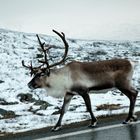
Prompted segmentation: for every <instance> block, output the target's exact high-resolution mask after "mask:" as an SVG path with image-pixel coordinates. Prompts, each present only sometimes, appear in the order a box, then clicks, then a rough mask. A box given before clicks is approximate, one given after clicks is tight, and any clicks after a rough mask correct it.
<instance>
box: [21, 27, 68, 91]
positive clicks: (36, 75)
mask: <svg viewBox="0 0 140 140" xmlns="http://www.w3.org/2000/svg"><path fill="white" fill-rule="evenodd" d="M53 32H54V33H56V34H57V35H58V36H59V37H60V38H61V39H62V41H63V43H64V46H65V53H64V55H63V57H62V59H61V60H60V61H59V62H56V63H54V64H51V65H50V64H49V61H48V59H47V54H48V51H49V49H50V48H49V47H48V48H45V47H44V46H45V42H44V43H42V42H41V40H40V38H39V36H38V35H37V39H38V42H39V44H40V46H41V50H42V52H43V54H44V60H38V62H39V63H41V65H40V66H38V67H33V66H32V62H31V64H30V65H29V66H27V65H25V64H24V60H22V65H23V66H24V67H25V68H28V69H29V70H30V74H31V76H33V79H32V80H31V81H30V82H29V83H28V86H29V88H31V89H36V88H43V87H47V86H49V83H47V78H48V77H49V76H50V75H51V70H50V68H53V67H55V66H57V65H60V64H61V63H64V62H65V60H66V56H67V54H68V48H69V45H68V43H67V41H66V39H65V34H64V33H59V32H57V31H55V30H53Z"/></svg>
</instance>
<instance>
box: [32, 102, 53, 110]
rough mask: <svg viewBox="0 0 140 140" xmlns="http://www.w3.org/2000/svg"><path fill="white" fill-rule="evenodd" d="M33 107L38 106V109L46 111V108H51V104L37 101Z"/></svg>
mask: <svg viewBox="0 0 140 140" xmlns="http://www.w3.org/2000/svg"><path fill="white" fill-rule="evenodd" d="M34 105H40V109H41V110H45V109H47V107H48V106H52V105H51V104H49V103H48V102H46V101H42V100H37V101H36V102H35V103H34Z"/></svg>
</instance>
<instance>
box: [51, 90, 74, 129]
mask: <svg viewBox="0 0 140 140" xmlns="http://www.w3.org/2000/svg"><path fill="white" fill-rule="evenodd" d="M72 97H73V94H72V93H70V92H67V93H66V95H65V97H64V102H63V105H62V109H61V112H60V116H59V119H58V122H57V123H56V125H55V127H53V128H52V131H57V130H59V129H61V122H62V119H63V116H64V114H65V113H66V111H67V110H68V107H69V104H70V101H71V99H72Z"/></svg>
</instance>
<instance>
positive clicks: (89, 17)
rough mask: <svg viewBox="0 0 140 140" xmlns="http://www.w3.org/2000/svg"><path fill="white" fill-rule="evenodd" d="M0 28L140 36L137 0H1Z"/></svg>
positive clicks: (83, 35)
mask: <svg viewBox="0 0 140 140" xmlns="http://www.w3.org/2000/svg"><path fill="white" fill-rule="evenodd" d="M0 28H6V29H11V30H17V31H23V32H33V33H44V34H51V35H52V32H51V29H56V30H58V31H63V32H65V34H66V35H67V36H68V37H70V38H81V39H83V38H85V39H113V40H120V39H121V40H129V39H131V40H140V0H0Z"/></svg>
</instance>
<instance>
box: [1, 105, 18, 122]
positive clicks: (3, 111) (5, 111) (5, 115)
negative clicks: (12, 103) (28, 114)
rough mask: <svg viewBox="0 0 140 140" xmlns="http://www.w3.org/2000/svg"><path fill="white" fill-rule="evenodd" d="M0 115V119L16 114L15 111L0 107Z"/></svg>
mask: <svg viewBox="0 0 140 140" xmlns="http://www.w3.org/2000/svg"><path fill="white" fill-rule="evenodd" d="M0 115H2V118H1V119H8V118H15V117H16V116H17V115H16V114H15V112H13V111H10V110H8V111H7V110H4V109H1V108H0Z"/></svg>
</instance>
